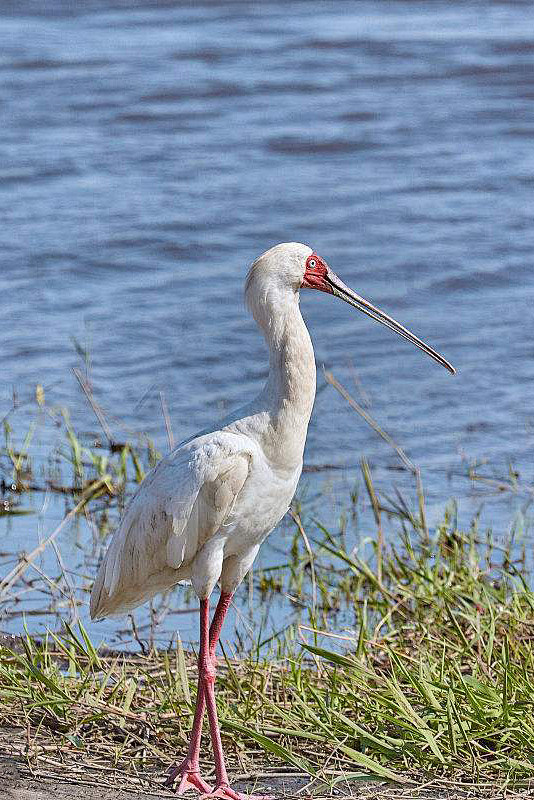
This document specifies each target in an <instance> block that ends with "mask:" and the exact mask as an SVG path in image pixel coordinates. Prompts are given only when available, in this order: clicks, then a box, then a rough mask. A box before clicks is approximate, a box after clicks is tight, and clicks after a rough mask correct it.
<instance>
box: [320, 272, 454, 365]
mask: <svg viewBox="0 0 534 800" xmlns="http://www.w3.org/2000/svg"><path fill="white" fill-rule="evenodd" d="M326 280H327V282H328V284H329V285H330V287H331V289H332V294H334V295H335V296H336V297H339V298H341V300H344V301H345V302H346V303H349V304H350V305H351V306H354V308H357V309H358V311H363V313H364V314H367V315H368V316H369V317H371V318H372V319H375V320H376V321H377V322H381V323H382V325H385V326H386V328H390V329H391V330H392V331H395V333H398V334H399V336H402V337H404V339H407V340H408V341H409V342H411V343H412V344H414V345H415V346H416V347H419V349H420V350H422V351H423V352H424V353H426V354H427V355H429V356H430V357H431V358H433V359H434V361H437V362H438V364H441V366H442V367H445V369H448V370H449V372H452V374H453V375H455V374H456V370H455V369H454V367H453V366H452V364H450V363H449V362H448V361H447V360H446V359H445V358H443V356H441V355H440V354H439V353H438V352H437V351H436V350H434V348H432V347H430V345H428V344H426V342H423V340H422V339H419V338H418V337H417V336H415V335H414V334H413V333H411V331H409V330H408V329H407V328H405V327H404V325H401V324H400V322H397V320H395V319H393V317H390V316H389V315H388V314H386V313H385V312H384V311H380V309H379V308H376V306H374V305H372V303H370V302H369V301H368V300H365V299H364V298H363V297H360V295H359V294H356V292H353V291H352V289H349V287H348V286H346V285H345V284H344V283H343V281H342V280H341V278H338V276H337V275H336V273H335V272H332V270H331V269H329V270H328V273H327V275H326Z"/></svg>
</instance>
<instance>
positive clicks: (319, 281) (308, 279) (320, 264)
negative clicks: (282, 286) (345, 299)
mask: <svg viewBox="0 0 534 800" xmlns="http://www.w3.org/2000/svg"><path fill="white" fill-rule="evenodd" d="M327 273H328V265H327V264H326V262H325V261H323V259H322V258H321V257H320V256H318V255H317V253H312V254H311V256H308V258H307V259H306V271H305V272H304V278H303V280H302V284H301V289H318V290H319V291H320V292H326V293H327V294H332V287H331V286H330V284H329V283H327V281H326V275H327Z"/></svg>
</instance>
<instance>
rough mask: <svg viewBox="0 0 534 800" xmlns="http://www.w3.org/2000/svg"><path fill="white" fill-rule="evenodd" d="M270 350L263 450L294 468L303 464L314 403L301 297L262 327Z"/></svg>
mask: <svg viewBox="0 0 534 800" xmlns="http://www.w3.org/2000/svg"><path fill="white" fill-rule="evenodd" d="M261 327H262V329H263V332H264V335H265V338H266V340H267V344H268V346H269V378H268V380H267V383H266V385H265V388H264V390H263V393H262V394H263V399H264V402H265V403H266V410H267V411H268V416H269V424H268V430H267V431H266V433H265V435H264V442H263V446H264V450H265V452H266V455H267V456H268V457H269V458H270V459H272V460H273V461H278V462H279V463H280V464H281V465H283V466H287V467H289V468H291V467H292V466H295V467H296V466H298V465H299V464H300V463H301V462H302V456H303V452H304V445H305V443H306V433H307V430H308V423H309V420H310V416H311V412H312V408H313V402H314V399H315V383H316V376H315V357H314V353H313V347H312V343H311V339H310V335H309V333H308V329H307V328H306V325H305V324H304V320H303V319H302V316H301V313H300V309H299V304H298V295H292V296H291V297H290V298H288V300H287V302H286V303H284V304H283V305H282V306H281V307H280V306H278V308H277V309H276V314H273V315H272V316H271V317H270V319H269V324H267V325H262V326H261Z"/></svg>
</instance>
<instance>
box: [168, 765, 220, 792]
mask: <svg viewBox="0 0 534 800" xmlns="http://www.w3.org/2000/svg"><path fill="white" fill-rule="evenodd" d="M178 777H179V778H180V783H179V784H178V785H177V786H175V785H174V782H175V781H176V780H177V778H178ZM163 785H164V786H167V787H169V788H174V791H175V792H176V794H183V793H184V792H186V791H187V790H188V789H193V790H194V791H195V792H199V793H201V794H202V796H204V795H210V794H211V793H212V792H213V789H212V788H211V786H210V785H209V784H208V783H206V781H205V780H204V779H203V778H201V777H200V770H199V769H194V768H192V767H191V765H190V764H188V763H187V761H184V762H183V763H182V764H179V765H178V764H174V765H173V766H171V767H170V768H169V772H168V775H167V780H166V781H165V783H164V784H163Z"/></svg>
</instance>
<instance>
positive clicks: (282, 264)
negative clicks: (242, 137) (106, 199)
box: [91, 242, 454, 800]
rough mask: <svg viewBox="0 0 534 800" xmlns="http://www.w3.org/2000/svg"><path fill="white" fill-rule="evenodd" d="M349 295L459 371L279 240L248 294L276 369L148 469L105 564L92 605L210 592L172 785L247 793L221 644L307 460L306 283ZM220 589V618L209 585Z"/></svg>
mask: <svg viewBox="0 0 534 800" xmlns="http://www.w3.org/2000/svg"><path fill="white" fill-rule="evenodd" d="M302 288H308V289H317V290H319V291H322V292H326V293H327V294H332V295H334V296H336V297H340V298H341V299H342V300H345V301H346V302H347V303H350V305H352V306H354V307H355V308H357V309H359V310H360V311H363V312H364V313H365V314H368V315H369V316H370V317H372V318H373V319H375V320H377V321H378V322H381V323H382V324H384V325H386V326H387V327H388V328H391V330H393V331H396V332H397V333H398V334H400V335H401V336H403V337H404V338H405V339H408V340H409V341H410V342H412V343H413V344H415V345H417V347H419V348H421V350H423V351H424V352H425V353H427V354H428V355H430V356H431V357H432V358H434V359H435V360H436V361H438V362H439V363H440V364H442V365H443V366H444V367H446V368H447V369H448V370H450V372H454V368H453V367H452V366H451V364H449V362H448V361H446V360H445V359H444V358H443V357H442V356H440V355H439V353H437V352H436V351H435V350H433V349H432V348H431V347H429V346H428V345H427V344H425V343H424V342H423V341H421V340H420V339H418V338H417V337H416V336H414V335H413V334H412V333H410V332H409V331H408V330H407V329H406V328H404V327H403V326H402V325H400V324H399V323H398V322H396V321H395V320H394V319H392V318H391V317H389V316H388V315H387V314H385V313H384V312H383V311H380V310H379V309H378V308H375V306H373V305H371V303H369V302H368V301H367V300H364V299H363V298H362V297H360V296H359V295H357V294H355V293H354V292H353V291H352V290H351V289H349V288H348V287H347V286H345V284H344V283H343V282H342V281H341V280H340V279H339V278H338V277H337V275H336V274H335V273H334V272H333V271H332V270H331V269H330V267H329V266H328V265H327V264H326V262H325V261H323V260H322V259H321V258H320V257H319V256H318V255H317V254H316V253H315V252H313V251H312V249H311V248H310V247H307V246H306V245H304V244H297V243H295V242H291V243H288V244H279V245H277V246H276V247H273V248H271V249H270V250H268V251H267V252H266V253H264V254H263V255H262V256H260V257H259V258H258V259H257V260H256V261H255V262H254V263H253V264H252V266H251V268H250V271H249V273H248V276H247V280H246V287H245V298H246V302H247V305H248V307H249V309H250V310H251V312H252V314H253V316H254V319H255V320H256V322H257V324H258V325H259V327H260V328H261V330H262V333H263V335H264V337H265V339H266V342H267V345H268V347H269V377H268V379H267V382H266V384H265V386H264V387H263V389H262V390H261V392H260V393H259V395H258V396H257V397H256V399H255V400H253V401H252V402H251V403H250V404H249V405H247V406H245V407H243V408H241V409H239V410H238V411H237V412H236V413H234V414H231V415H230V416H229V417H227V418H226V419H224V420H223V421H222V422H220V423H219V424H218V425H216V426H214V427H213V428H210V429H208V430H207V431H204V432H202V433H200V434H198V435H197V436H195V437H194V438H191V439H189V440H188V441H186V442H184V443H183V444H180V445H179V446H178V447H177V448H176V449H175V450H173V451H172V452H171V453H169V454H168V455H167V456H166V457H165V458H163V459H162V460H161V461H160V462H159V464H157V466H156V467H154V469H153V470H152V471H151V472H149V473H148V475H147V476H146V478H145V479H144V480H143V482H142V483H141V485H140V486H139V488H138V490H137V492H136V493H135V495H134V496H133V498H132V500H131V501H130V503H129V505H128V507H127V509H126V511H125V514H124V517H123V519H122V521H121V523H120V525H119V527H118V529H117V530H116V532H115V534H114V536H113V539H112V541H111V544H110V546H109V549H108V551H107V553H106V555H105V558H104V560H103V562H102V564H101V566H100V569H99V571H98V574H97V577H96V580H95V584H94V587H93V591H92V594H91V617H92V618H93V619H96V618H101V617H104V616H107V615H109V614H117V613H123V612H126V611H130V610H131V609H133V608H135V607H136V606H138V605H140V604H141V603H144V602H145V601H147V600H149V599H150V598H151V597H153V596H154V595H155V594H157V593H159V592H164V591H167V590H169V589H171V588H172V587H173V586H175V585H176V584H177V583H179V582H181V581H190V582H191V583H192V585H193V589H194V590H195V592H196V594H197V595H198V598H199V600H200V654H199V661H198V676H199V677H198V692H197V699H196V710H195V716H194V721H193V729H192V735H191V740H190V744H189V748H188V752H187V755H186V758H185V760H184V761H183V762H182V763H181V764H179V765H173V766H172V767H171V768H170V770H169V775H168V778H167V785H170V786H172V785H173V784H174V782H175V781H178V785H177V792H178V793H179V794H182V793H183V792H184V791H185V790H186V789H188V788H192V789H195V790H197V791H199V792H201V793H202V794H203V795H204V796H215V797H223V798H228V799H229V800H242V798H243V795H240V794H239V793H238V792H236V791H234V790H233V789H232V788H231V787H230V784H229V781H228V775H227V772H226V767H225V762H224V755H223V750H222V745H221V736H220V731H219V725H218V721H217V710H216V704H215V691H214V682H215V667H216V659H215V648H216V645H217V641H218V638H219V635H220V631H221V626H222V623H223V619H224V616H225V614H226V611H227V609H228V607H229V605H230V601H231V599H232V596H233V594H234V592H235V590H236V588H237V587H238V585H239V584H240V583H241V581H242V580H243V578H244V577H245V575H246V573H247V572H248V570H249V569H250V567H251V566H252V562H253V561H254V559H255V557H256V554H257V552H258V549H259V547H260V545H261V543H262V542H263V541H264V539H265V538H266V537H267V535H268V534H269V533H270V532H271V531H272V530H273V528H275V526H276V525H277V524H278V523H279V522H280V520H281V519H282V517H283V516H284V514H285V513H286V511H287V510H288V508H289V505H290V503H291V500H292V498H293V495H294V492H295V489H296V487H297V483H298V480H299V477H300V473H301V470H302V457H303V452H304V444H305V441H306V433H307V429H308V422H309V420H310V415H311V412H312V407H313V403H314V398H315V359H314V353H313V347H312V343H311V340H310V336H309V333H308V330H307V328H306V325H305V324H304V320H303V319H302V316H301V313H300V309H299V290H300V289H302ZM217 583H218V584H219V586H220V597H219V602H218V605H217V608H216V610H215V613H214V616H213V620H212V622H211V627H210V623H209V602H210V596H211V594H212V592H213V589H214V588H215V586H216V584H217ZM206 706H207V710H208V721H209V727H210V733H211V739H212V743H213V750H214V757H215V780H216V785H215V787H214V788H212V787H211V786H209V785H208V784H207V783H206V781H204V780H203V778H202V777H201V775H200V768H199V753H200V737H201V732H202V720H203V716H204V710H205V707H206Z"/></svg>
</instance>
